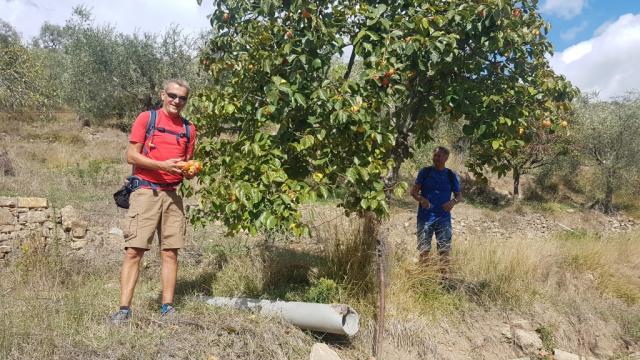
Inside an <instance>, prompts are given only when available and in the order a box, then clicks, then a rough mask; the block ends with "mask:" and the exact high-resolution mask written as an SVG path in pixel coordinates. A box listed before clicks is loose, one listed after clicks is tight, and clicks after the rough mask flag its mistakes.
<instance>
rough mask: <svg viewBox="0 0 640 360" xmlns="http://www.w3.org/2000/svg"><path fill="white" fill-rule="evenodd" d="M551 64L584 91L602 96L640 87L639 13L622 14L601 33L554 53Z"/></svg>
mask: <svg viewBox="0 0 640 360" xmlns="http://www.w3.org/2000/svg"><path fill="white" fill-rule="evenodd" d="M550 63H551V66H552V67H553V68H554V70H555V71H556V72H558V73H560V74H563V75H565V76H566V77H567V78H568V79H569V80H570V81H571V82H572V83H573V84H574V85H576V86H578V87H579V88H580V89H581V90H583V91H594V90H595V91H598V92H599V93H600V96H601V97H602V98H611V97H613V96H619V95H622V94H624V93H625V92H626V91H629V90H632V89H637V88H639V87H640V71H638V64H640V14H637V15H634V14H626V15H622V16H621V17H620V18H618V20H616V21H615V22H613V23H611V24H610V25H609V26H608V27H606V28H603V30H602V33H601V34H600V35H596V36H595V37H593V38H591V39H590V40H587V41H583V42H581V43H578V44H576V45H573V46H571V47H569V48H568V49H566V50H564V51H562V52H560V53H557V54H555V55H554V56H553V57H552V58H551V59H550Z"/></svg>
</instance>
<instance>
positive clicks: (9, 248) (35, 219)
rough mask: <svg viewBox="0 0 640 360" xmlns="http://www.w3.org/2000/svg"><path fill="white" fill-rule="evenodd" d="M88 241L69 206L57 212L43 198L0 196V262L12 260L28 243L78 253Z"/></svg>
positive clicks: (86, 232) (81, 222) (77, 217)
mask: <svg viewBox="0 0 640 360" xmlns="http://www.w3.org/2000/svg"><path fill="white" fill-rule="evenodd" d="M90 238H91V236H90V234H89V231H88V226H87V223H86V222H85V221H83V220H81V219H80V218H79V216H78V214H77V213H76V211H75V210H74V209H73V208H72V207H70V206H67V207H64V208H62V209H60V210H59V211H57V210H56V209H53V208H51V207H49V206H48V201H47V199H44V198H27V197H0V259H8V258H15V257H16V256H18V255H19V254H20V252H21V251H22V249H23V246H24V245H25V244H26V243H27V242H29V241H37V242H38V244H42V245H43V246H45V247H46V246H51V245H53V244H56V245H57V246H59V247H60V249H67V250H74V251H80V250H82V249H83V248H84V247H85V246H86V245H87V242H88V241H89V239H90Z"/></svg>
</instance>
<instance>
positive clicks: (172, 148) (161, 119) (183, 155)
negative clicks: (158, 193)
mask: <svg viewBox="0 0 640 360" xmlns="http://www.w3.org/2000/svg"><path fill="white" fill-rule="evenodd" d="M156 113H157V117H156V130H155V131H154V132H153V134H151V135H150V136H149V137H148V138H147V140H146V146H145V147H143V148H146V149H148V150H149V152H148V153H147V154H144V151H143V154H144V155H145V156H146V157H148V158H150V159H153V160H158V161H164V160H168V159H177V158H180V159H184V160H186V159H190V158H191V157H192V156H193V148H194V145H195V142H196V127H195V126H194V125H193V124H190V125H189V126H190V133H189V137H190V141H189V146H188V147H186V142H187V138H186V137H180V138H177V137H176V135H173V134H171V133H168V132H166V133H164V132H160V131H158V130H157V129H158V128H159V127H162V128H165V129H166V130H170V131H172V132H174V133H178V134H180V133H184V132H185V130H186V129H185V128H184V122H183V121H182V118H181V117H176V118H174V117H171V116H169V115H168V114H167V113H166V112H165V111H164V110H163V109H159V110H156ZM150 115H151V113H150V112H149V111H145V112H143V113H140V115H138V117H137V118H136V121H134V123H133V126H132V127H131V135H129V141H130V142H132V143H142V142H144V141H145V140H144V135H145V132H146V131H147V124H148V123H149V118H150ZM134 175H136V176H138V177H140V178H141V179H143V180H147V181H150V182H153V183H156V184H171V183H177V182H180V181H182V174H171V173H168V172H166V171H162V170H150V169H145V168H142V167H136V168H135V170H134ZM175 188H176V186H159V189H161V190H175Z"/></svg>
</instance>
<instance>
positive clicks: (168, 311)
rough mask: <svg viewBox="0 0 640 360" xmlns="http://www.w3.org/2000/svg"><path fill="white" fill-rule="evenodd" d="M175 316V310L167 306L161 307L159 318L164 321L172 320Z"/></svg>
mask: <svg viewBox="0 0 640 360" xmlns="http://www.w3.org/2000/svg"><path fill="white" fill-rule="evenodd" d="M175 314H176V308H174V307H173V306H171V305H169V304H165V305H162V308H160V316H161V317H163V318H165V319H172V318H173V317H174V316H175Z"/></svg>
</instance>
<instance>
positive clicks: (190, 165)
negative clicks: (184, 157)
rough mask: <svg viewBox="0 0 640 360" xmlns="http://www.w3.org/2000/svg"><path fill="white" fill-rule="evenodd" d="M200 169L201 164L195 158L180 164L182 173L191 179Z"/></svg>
mask: <svg viewBox="0 0 640 360" xmlns="http://www.w3.org/2000/svg"><path fill="white" fill-rule="evenodd" d="M200 170H202V164H201V163H200V161H197V160H189V161H187V162H185V163H184V164H183V165H182V174H183V175H184V176H186V177H187V178H189V179H191V178H192V177H194V176H196V175H197V174H198V173H199V172H200Z"/></svg>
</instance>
